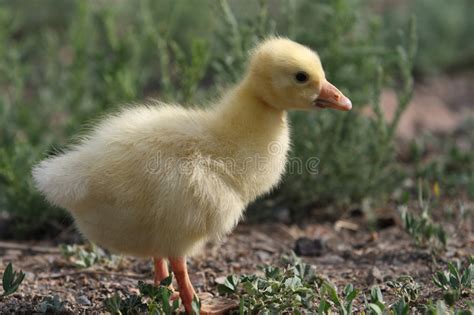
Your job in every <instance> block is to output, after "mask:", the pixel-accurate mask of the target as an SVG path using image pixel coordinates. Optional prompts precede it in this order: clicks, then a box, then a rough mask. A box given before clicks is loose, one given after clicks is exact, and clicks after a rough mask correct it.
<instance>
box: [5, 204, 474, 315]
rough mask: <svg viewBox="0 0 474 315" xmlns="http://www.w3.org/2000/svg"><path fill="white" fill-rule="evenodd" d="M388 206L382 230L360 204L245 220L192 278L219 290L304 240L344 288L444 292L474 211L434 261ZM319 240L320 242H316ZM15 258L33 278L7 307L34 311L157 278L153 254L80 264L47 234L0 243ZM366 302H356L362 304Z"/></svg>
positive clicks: (473, 232) (320, 267)
mask: <svg viewBox="0 0 474 315" xmlns="http://www.w3.org/2000/svg"><path fill="white" fill-rule="evenodd" d="M470 206H471V207H472V205H470ZM383 211H384V218H383V219H381V220H379V221H378V223H377V225H378V230H377V231H376V232H371V231H370V230H369V229H368V228H367V224H366V220H365V218H364V217H363V215H362V213H361V212H360V211H358V210H355V211H351V212H349V213H348V214H347V216H346V218H344V219H341V220H339V221H336V222H332V223H329V222H328V223H324V224H315V223H311V224H308V225H306V226H304V227H303V226H296V225H291V226H288V225H284V224H280V223H268V224H259V225H249V224H245V223H242V224H241V225H239V226H238V228H237V229H236V231H234V233H232V234H231V235H230V236H228V238H226V239H224V240H222V241H221V242H214V243H210V244H208V245H207V246H206V248H205V250H204V252H203V253H201V254H199V255H198V256H195V257H192V258H191V259H190V260H189V263H188V265H189V270H190V274H191V280H192V282H193V284H194V286H195V288H196V289H197V291H199V292H210V293H212V294H213V295H217V291H216V285H217V283H219V282H221V281H223V279H224V277H225V276H227V275H229V274H231V273H235V274H253V273H258V272H259V268H258V266H259V265H266V264H272V265H276V266H282V264H283V263H282V256H283V255H287V254H290V253H291V251H292V250H295V249H296V248H295V246H296V244H298V247H299V248H298V249H296V250H297V251H299V252H303V253H306V254H311V255H313V256H302V259H303V261H305V262H307V263H309V264H311V265H312V266H314V268H315V270H316V272H317V273H318V274H319V275H321V276H323V277H326V278H328V279H329V280H330V281H332V282H333V283H335V284H336V285H337V286H338V287H339V288H342V287H343V286H344V285H345V284H347V283H352V284H354V286H355V287H356V288H359V289H361V290H365V292H367V290H369V289H370V287H371V286H372V285H373V284H378V285H380V286H381V288H382V292H383V293H384V297H385V299H386V300H387V301H393V300H395V297H394V296H393V295H392V293H391V291H390V290H389V289H388V287H387V286H386V284H385V283H386V281H388V280H390V279H394V278H396V277H398V276H401V275H411V276H412V277H413V278H414V279H415V280H416V281H417V282H419V283H420V284H421V286H422V289H421V296H420V300H422V301H423V300H428V299H435V298H439V297H440V292H439V290H438V289H437V288H436V287H434V285H433V284H432V281H431V275H432V273H433V271H435V270H438V269H442V268H444V267H445V264H446V262H447V261H449V260H452V259H454V258H460V259H464V258H465V257H467V256H468V255H473V254H474V228H473V223H474V222H473V221H474V220H472V216H471V218H468V219H465V218H464V219H462V220H461V219H453V220H452V222H451V223H447V224H446V225H445V228H446V229H447V232H448V235H449V242H448V247H447V248H448V249H447V251H446V252H445V253H443V254H442V255H441V258H439V259H438V261H437V262H434V261H433V258H432V256H431V255H430V253H429V252H428V251H427V250H424V249H419V248H416V247H415V246H414V245H413V243H412V241H411V239H410V237H409V236H408V235H407V234H406V233H405V232H404V231H403V229H402V228H401V226H400V223H399V219H398V215H397V213H396V211H395V210H394V209H384V210H383ZM302 238H307V239H302ZM314 243H316V244H318V246H316V247H314V246H313V247H312V246H311V244H314ZM305 244H306V246H305ZM308 244H309V246H308ZM10 261H11V262H13V263H14V266H15V268H16V269H22V270H23V271H24V272H25V273H26V278H25V280H24V283H23V284H22V285H21V288H20V290H19V291H18V292H17V293H15V294H14V295H12V296H10V297H8V298H7V299H6V300H5V301H3V302H1V303H0V314H10V313H11V314H30V313H33V312H35V310H37V307H38V304H39V302H40V301H42V299H43V298H44V297H47V296H52V295H57V296H59V297H60V298H61V300H63V301H66V310H67V312H65V313H66V314H80V313H81V314H100V313H104V312H105V309H104V307H103V303H102V301H103V300H104V299H105V298H106V297H109V296H111V295H112V294H113V293H115V292H122V293H124V294H127V295H128V294H133V293H138V291H137V289H136V287H137V282H138V280H145V281H148V282H150V283H151V282H152V264H151V261H150V260H146V259H135V258H122V259H121V261H120V263H118V265H116V266H104V265H95V266H92V267H90V268H87V269H79V268H77V267H75V266H74V264H73V263H71V262H70V261H69V260H67V259H66V258H64V257H63V256H62V255H61V254H60V253H59V250H58V247H57V246H55V245H51V244H48V243H47V242H46V243H45V242H43V243H31V242H30V243H17V242H9V243H7V242H2V243H0V266H6V263H7V262H10ZM2 268H4V267H2ZM2 271H3V270H0V272H2ZM362 302H363V301H362V299H359V301H357V302H356V311H357V307H358V305H360V304H361V303H362Z"/></svg>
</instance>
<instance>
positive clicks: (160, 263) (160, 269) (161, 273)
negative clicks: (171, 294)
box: [153, 257, 170, 285]
mask: <svg viewBox="0 0 474 315" xmlns="http://www.w3.org/2000/svg"><path fill="white" fill-rule="evenodd" d="M153 262H154V263H155V285H159V284H160V282H161V281H162V280H163V279H166V278H168V277H169V276H170V273H169V272H168V265H167V264H166V260H165V259H164V258H161V257H155V258H153Z"/></svg>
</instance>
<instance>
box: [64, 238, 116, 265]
mask: <svg viewBox="0 0 474 315" xmlns="http://www.w3.org/2000/svg"><path fill="white" fill-rule="evenodd" d="M59 249H60V251H61V255H62V256H63V257H65V258H67V259H69V260H70V261H71V262H72V263H73V264H74V265H76V266H77V267H80V268H88V267H91V266H93V265H95V264H106V265H117V264H118V262H119V261H120V256H116V255H111V254H108V253H107V252H105V251H104V250H103V249H102V248H100V247H98V246H97V245H95V244H93V243H88V244H87V245H66V244H62V245H60V247H59Z"/></svg>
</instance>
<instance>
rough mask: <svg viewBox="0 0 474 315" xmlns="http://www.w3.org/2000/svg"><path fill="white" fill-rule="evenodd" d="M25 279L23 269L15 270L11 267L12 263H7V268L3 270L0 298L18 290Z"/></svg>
mask: <svg viewBox="0 0 474 315" xmlns="http://www.w3.org/2000/svg"><path fill="white" fill-rule="evenodd" d="M23 279H25V274H24V273H23V271H21V270H20V271H19V272H18V271H16V270H14V269H13V266H12V263H8V265H7V268H5V271H4V272H3V277H2V286H3V293H2V294H1V295H0V300H2V299H3V298H5V297H7V296H9V295H11V294H13V293H15V292H16V291H17V290H18V287H19V286H20V284H21V282H22V281H23Z"/></svg>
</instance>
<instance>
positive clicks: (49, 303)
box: [36, 295, 66, 314]
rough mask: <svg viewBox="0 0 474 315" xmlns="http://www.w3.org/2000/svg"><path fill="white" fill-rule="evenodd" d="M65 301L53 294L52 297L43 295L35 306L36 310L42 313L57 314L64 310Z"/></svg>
mask: <svg viewBox="0 0 474 315" xmlns="http://www.w3.org/2000/svg"><path fill="white" fill-rule="evenodd" d="M65 305H66V302H65V301H61V299H60V298H59V297H58V296H57V295H55V296H53V297H50V296H47V297H45V298H44V299H43V300H42V301H41V302H40V303H39V304H38V306H37V307H36V310H37V311H38V312H40V313H43V314H58V313H61V312H64V311H65V310H66V308H65Z"/></svg>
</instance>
